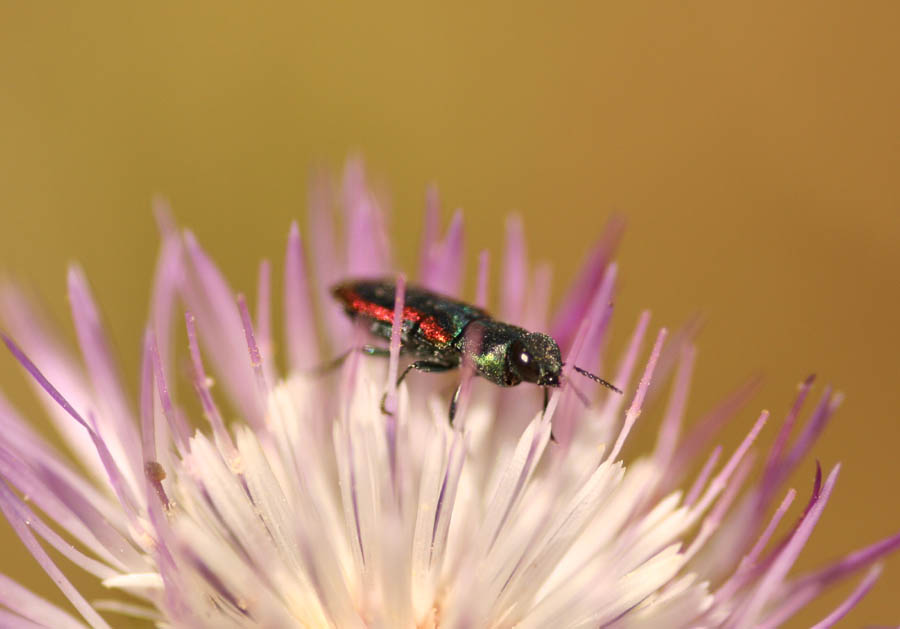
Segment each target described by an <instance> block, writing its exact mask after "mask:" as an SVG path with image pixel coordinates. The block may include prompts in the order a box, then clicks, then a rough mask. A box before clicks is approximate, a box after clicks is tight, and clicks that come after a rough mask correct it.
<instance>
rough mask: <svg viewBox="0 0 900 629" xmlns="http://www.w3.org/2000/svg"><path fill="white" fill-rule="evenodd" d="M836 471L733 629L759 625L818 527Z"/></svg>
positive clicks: (832, 473)
mask: <svg viewBox="0 0 900 629" xmlns="http://www.w3.org/2000/svg"><path fill="white" fill-rule="evenodd" d="M840 467H841V466H840V464H838V465H835V466H834V468H833V469H832V471H831V473H830V474H829V475H828V479H827V480H826V481H825V486H824V487H823V488H822V493H821V495H820V496H819V499H818V500H817V501H816V504H815V505H813V507H812V509H810V511H809V513H807V514H806V516H805V517H804V518H803V521H802V522H801V523H800V526H799V527H797V530H796V531H795V532H794V534H793V536H791V539H790V541H789V542H788V543H787V545H786V546H785V547H784V550H782V551H781V553H780V554H779V555H778V557H776V558H775V561H773V562H772V565H771V566H770V567H769V569H768V571H767V572H766V573H765V575H764V576H763V577H762V579H761V581H760V583H759V585H758V586H757V588H756V590H755V592H754V593H753V594H752V595H751V597H750V599H749V601H748V603H747V606H746V607H745V608H744V609H743V610H742V612H741V613H740V614H739V615H738V616H737V618H735V619H734V622H735V623H736V624H737V626H743V624H746V623H752V622H758V621H759V614H760V612H761V611H762V609H763V607H764V605H765V604H766V602H767V601H768V600H769V599H770V598H772V597H773V596H774V595H775V592H776V590H777V588H779V587H780V586H781V585H782V582H783V580H784V578H785V576H787V573H788V571H789V570H790V569H791V566H793V565H794V562H795V561H796V560H797V557H799V556H800V552H801V551H802V550H803V547H804V546H805V545H806V542H807V540H808V539H809V537H810V535H812V532H813V529H814V528H815V526H816V524H817V523H818V521H819V517H820V516H821V515H822V511H823V510H824V509H825V505H826V504H828V499H829V498H830V497H831V492H832V490H833V489H834V484H835V482H837V475H838V472H839V471H840ZM742 623H743V624H742Z"/></svg>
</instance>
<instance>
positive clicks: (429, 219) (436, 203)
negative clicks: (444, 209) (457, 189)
mask: <svg viewBox="0 0 900 629" xmlns="http://www.w3.org/2000/svg"><path fill="white" fill-rule="evenodd" d="M440 230H441V198H440V195H439V194H438V189H437V186H435V185H430V186H428V189H427V190H426V191H425V223H424V225H423V226H422V243H421V245H420V249H419V282H420V283H421V284H422V285H423V286H426V287H427V286H428V284H427V283H426V279H425V278H426V274H427V269H430V266H431V258H432V255H433V254H432V251H433V250H434V247H435V246H437V243H438V237H439V235H440Z"/></svg>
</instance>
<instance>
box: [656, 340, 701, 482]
mask: <svg viewBox="0 0 900 629" xmlns="http://www.w3.org/2000/svg"><path fill="white" fill-rule="evenodd" d="M696 358H697V350H696V348H695V347H694V346H693V345H686V346H684V348H683V349H682V351H681V360H679V362H678V371H677V372H676V373H675V382H674V384H673V385H672V393H671V394H670V396H669V404H668V406H667V407H666V412H665V414H664V415H663V420H662V425H661V426H660V429H659V436H658V437H657V439H656V451H655V452H654V455H653V456H654V458H655V459H656V461H657V464H658V465H659V469H668V467H669V462H670V461H671V459H672V455H673V454H674V453H675V447H676V445H677V443H678V436H679V434H680V433H681V423H682V421H683V420H684V410H685V407H686V405H687V398H688V392H689V391H690V388H691V375H692V374H693V372H694V361H695V360H696Z"/></svg>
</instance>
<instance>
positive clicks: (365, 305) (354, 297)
mask: <svg viewBox="0 0 900 629" xmlns="http://www.w3.org/2000/svg"><path fill="white" fill-rule="evenodd" d="M339 293H340V297H341V298H342V299H343V300H344V301H345V302H346V303H347V305H348V306H349V307H350V309H351V310H353V312H356V313H359V314H361V315H365V316H367V317H371V318H373V319H376V320H377V321H381V322H383V323H390V324H392V325H393V323H394V309H393V308H386V307H384V306H381V305H379V304H376V303H375V302H372V301H369V300H367V299H365V298H363V297H362V296H361V295H360V294H359V293H357V292H355V291H353V290H352V289H349V288H344V289H341V290H340V291H339ZM403 320H404V321H413V322H415V323H418V324H419V329H420V330H422V332H423V333H424V334H425V338H426V339H428V340H429V341H431V342H432V343H442V344H447V343H450V341H452V340H453V337H451V336H450V335H449V334H448V333H447V331H446V330H445V329H444V328H443V326H441V324H440V323H439V322H438V321H437V319H435V318H434V317H433V316H432V315H424V314H422V311H421V310H417V309H415V308H413V307H412V306H404V308H403Z"/></svg>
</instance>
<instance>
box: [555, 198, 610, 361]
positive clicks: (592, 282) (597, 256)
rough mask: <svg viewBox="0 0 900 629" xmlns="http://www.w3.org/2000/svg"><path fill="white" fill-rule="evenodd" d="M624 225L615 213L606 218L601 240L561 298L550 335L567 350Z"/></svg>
mask: <svg viewBox="0 0 900 629" xmlns="http://www.w3.org/2000/svg"><path fill="white" fill-rule="evenodd" d="M624 228H625V221H624V220H623V219H622V218H621V217H617V216H614V217H612V218H610V219H609V221H608V222H607V224H606V226H605V227H604V228H603V234H602V235H601V236H600V240H599V241H598V242H597V244H596V245H594V248H593V249H592V250H591V253H590V254H589V256H588V260H587V262H586V263H585V264H584V265H582V271H581V274H580V275H579V276H578V278H577V279H576V280H575V281H574V282H573V283H572V287H571V288H570V289H569V291H568V293H567V294H566V296H565V298H564V299H563V301H562V305H561V306H560V308H559V310H558V311H557V313H556V316H555V317H554V318H553V323H552V324H551V325H550V336H552V337H553V338H555V339H556V341H557V342H558V343H559V345H560V347H562V348H566V349H568V347H569V346H570V344H571V342H572V340H573V339H574V337H575V331H576V330H577V329H578V325H579V323H580V322H581V321H582V320H583V319H584V316H585V313H586V312H587V309H588V307H589V306H590V303H591V298H592V297H593V295H594V294H595V293H596V292H597V287H598V286H599V285H600V282H601V281H602V279H603V275H604V273H605V272H606V266H607V265H608V264H609V262H610V260H611V259H612V256H613V254H614V253H615V250H616V247H617V246H618V244H619V240H621V238H622V232H623V231H624Z"/></svg>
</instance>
